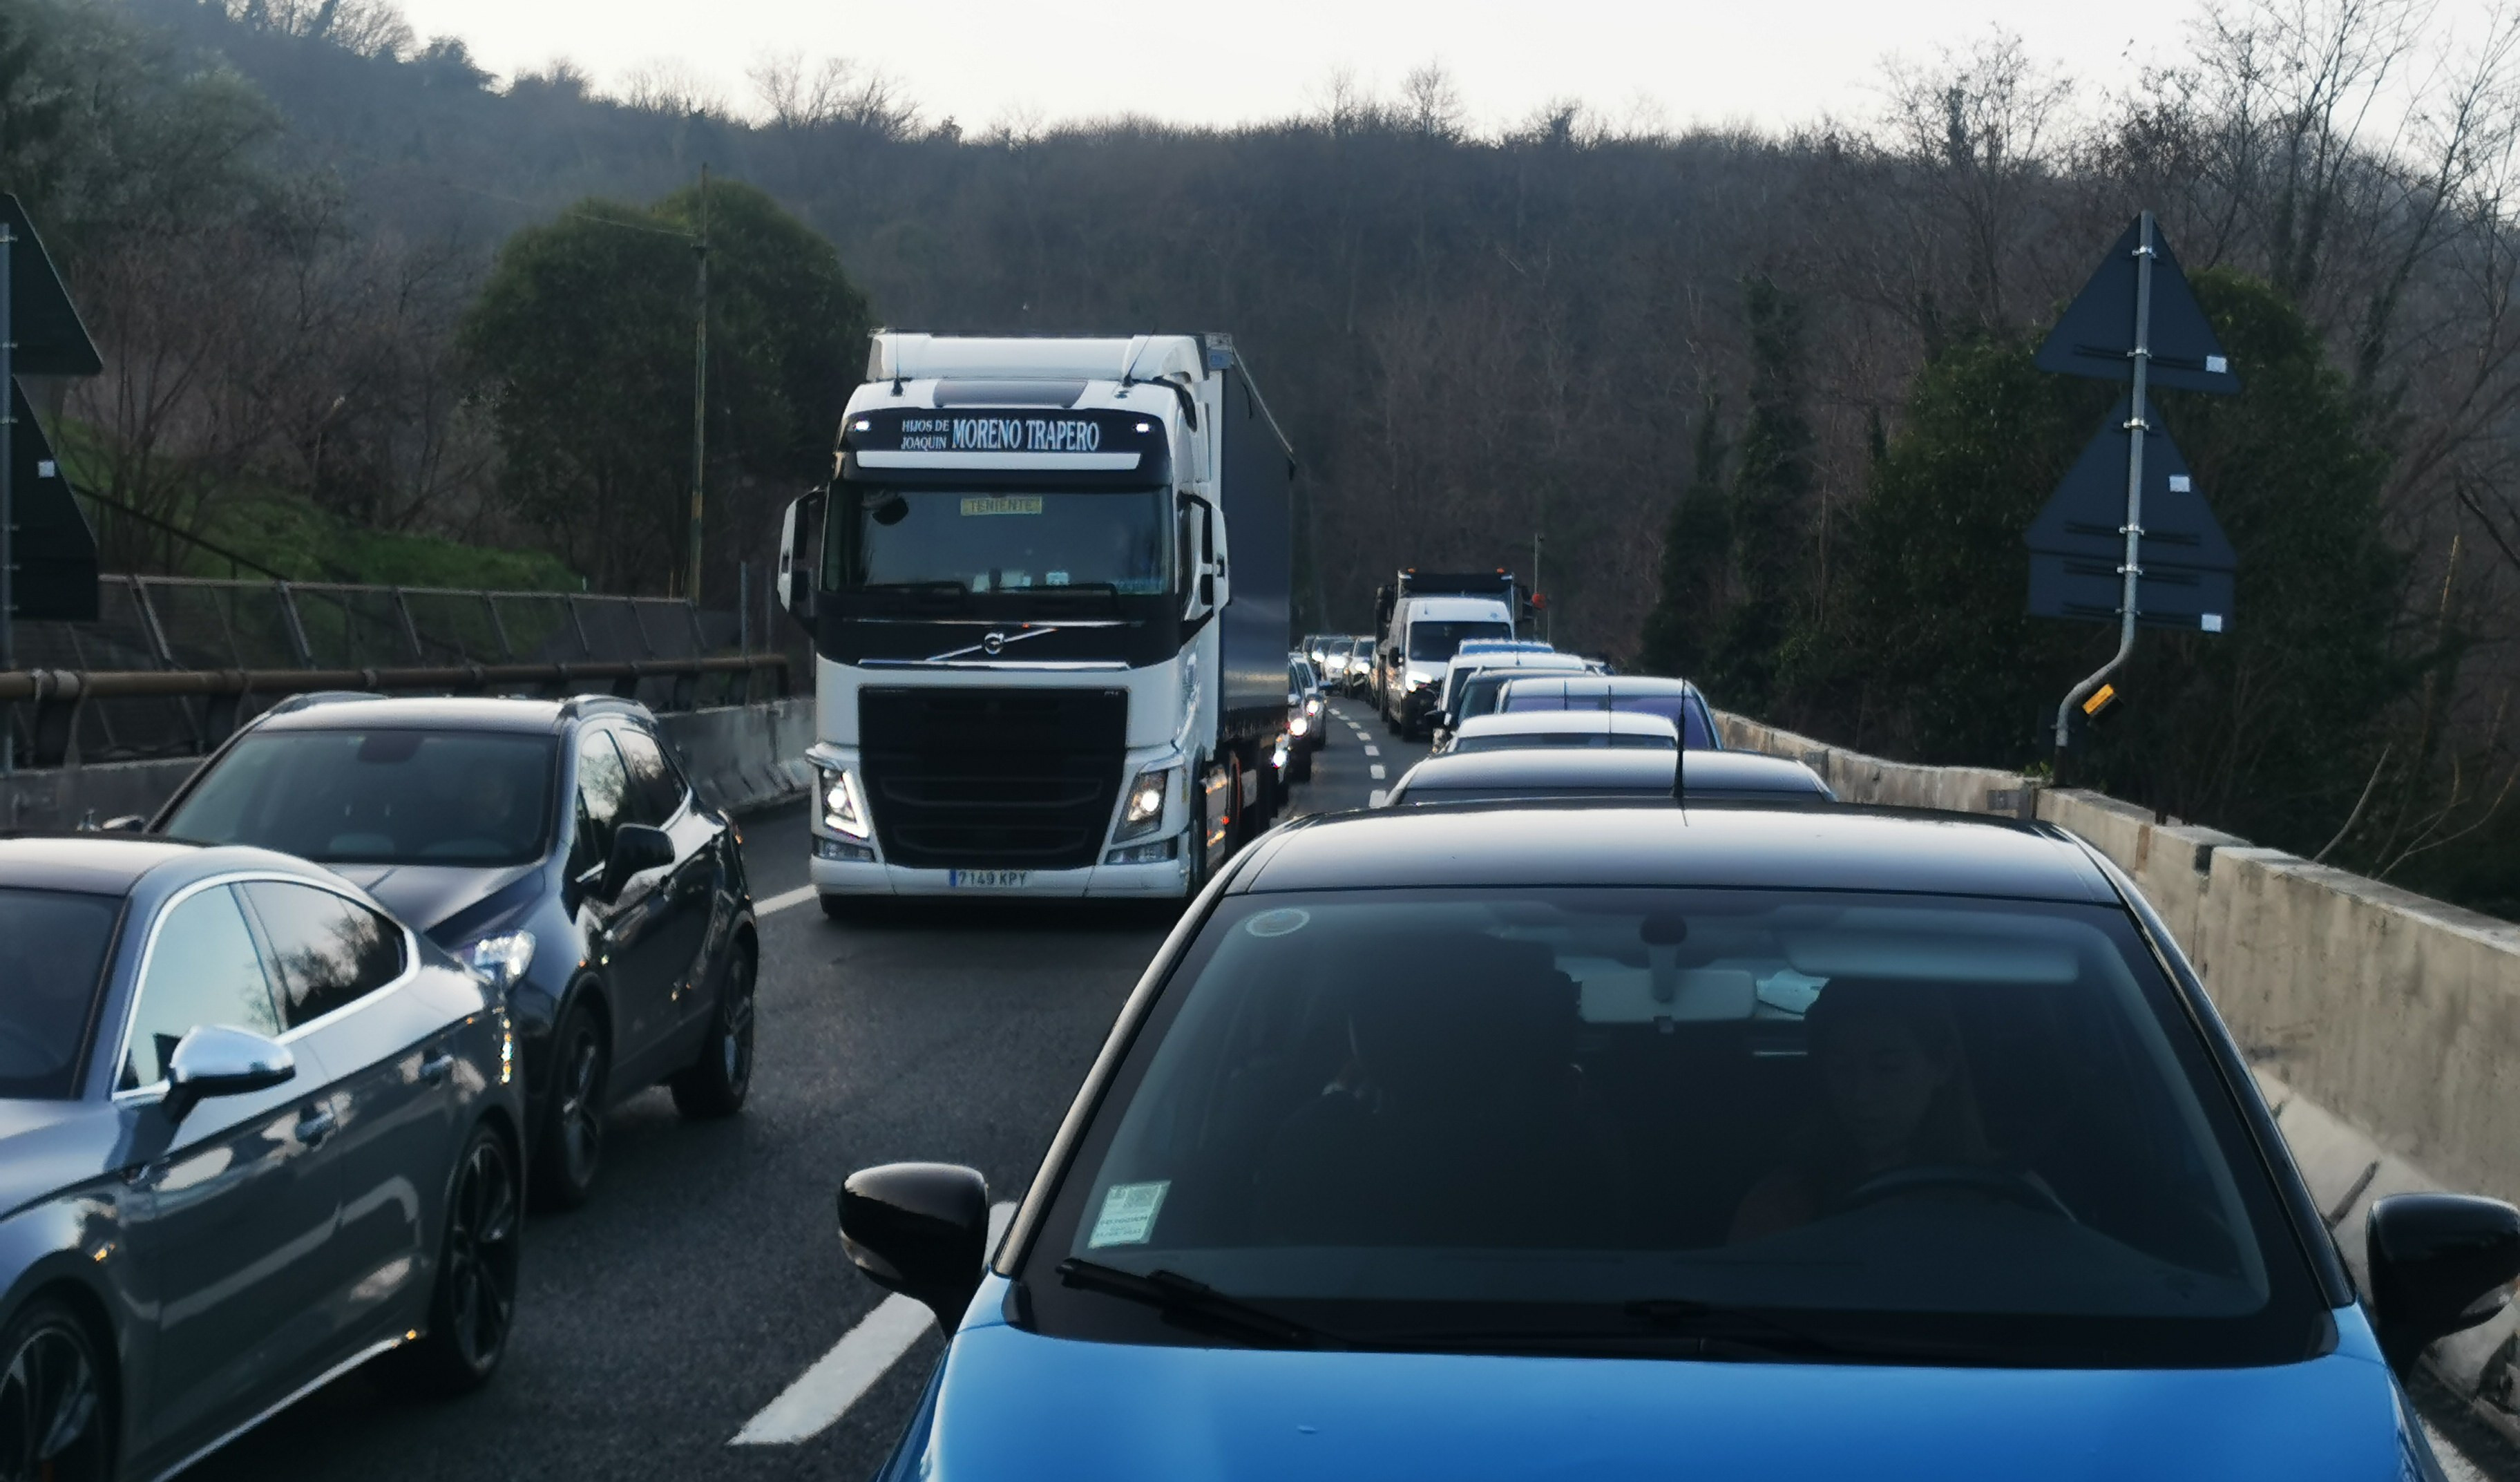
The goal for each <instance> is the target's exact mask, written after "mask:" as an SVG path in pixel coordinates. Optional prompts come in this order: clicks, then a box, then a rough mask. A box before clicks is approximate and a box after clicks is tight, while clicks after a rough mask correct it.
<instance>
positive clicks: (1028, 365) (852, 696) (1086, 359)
mask: <svg viewBox="0 0 2520 1482" xmlns="http://www.w3.org/2000/svg"><path fill="white" fill-rule="evenodd" d="M1293 473H1294V462H1293V456H1292V454H1291V453H1290V452H1289V450H1288V448H1287V446H1286V442H1285V439H1284V437H1283V435H1282V434H1281V433H1280V431H1279V429H1278V427H1277V425H1276V423H1275V421H1274V420H1273V419H1272V418H1271V417H1270V415H1269V411H1268V408H1267V406H1266V405H1265V404H1263V402H1262V401H1261V399H1260V393H1259V391H1258V389H1257V388H1256V387H1255V386H1254V385H1253V384H1252V382H1251V378H1250V375H1249V372H1248V371H1247V370H1246V369H1245V368H1244V366H1243V364H1242V360H1241V358H1240V356H1238V354H1237V353H1236V352H1235V348H1234V342H1233V340H1232V339H1231V338H1230V337H1227V336H1224V335H1140V336H1136V337H1110V338H1015V337H1005V338H984V337H949V336H941V335H914V334H899V333H893V332H877V334H876V336H875V337H874V343H873V346H872V348H871V350H870V353H869V355H868V358H867V379H866V382H865V384H863V385H861V386H859V387H858V388H857V390H856V391H855V392H854V393H852V394H851V396H850V397H849V401H848V408H847V410H846V412H845V413H844V414H843V415H842V417H841V421H840V430H839V439H838V449H837V454H836V457H835V459H834V476H833V477H832V482H831V485H830V486H829V488H828V489H826V490H824V491H821V492H819V493H816V494H813V495H809V496H808V497H807V498H805V499H802V500H799V501H797V503H796V504H795V505H793V506H790V507H789V510H788V513H787V525H786V529H785V531H784V533H783V536H782V542H781V555H780V565H779V591H780V599H781V601H782V602H783V603H784V604H785V605H786V606H787V609H788V610H789V611H790V612H792V613H794V614H795V615H796V616H797V618H798V619H799V620H800V621H802V622H803V623H804V624H805V626H806V627H807V629H808V630H809V631H810V632H811V633H812V634H813V637H814V648H815V651H816V654H817V658H816V662H815V673H814V684H815V711H816V729H817V740H816V741H815V744H814V747H813V750H812V752H811V759H812V761H813V764H814V768H815V773H816V782H817V785H816V787H815V795H814V805H813V807H812V810H811V817H812V831H813V838H814V843H813V849H814V854H813V860H812V876H813V882H814V887H815V889H816V890H817V891H818V892H819V893H820V894H821V896H822V899H823V905H824V908H825V910H826V911H830V912H832V913H833V914H838V913H839V912H840V911H842V910H843V909H845V907H846V906H847V904H848V903H849V901H850V899H851V898H852V897H875V896H902V895H956V894H963V893H967V892H997V893H1002V894H1003V893H1012V894H1028V895H1036V896H1122V897H1128V896H1135V897H1186V896H1188V895H1190V894H1192V893H1194V892H1195V891H1196V890H1197V889H1198V888H1199V886H1200V884H1201V883H1202V882H1203V881H1204V880H1205V879H1206V877H1207V876H1208V875H1209V873H1210V872H1212V871H1213V870H1214V869H1215V868H1216V866H1217V865H1219V864H1221V863H1222V862H1223V861H1224V860H1225V859H1226V858H1227V857H1228V856H1229V855H1231V854H1232V852H1233V851H1234V850H1235V849H1236V848H1237V847H1238V846H1239V845H1240V844H1241V843H1242V842H1243V841H1244V840H1246V839H1248V838H1250V837H1251V836H1253V835H1254V834H1255V833H1256V832H1257V831H1259V830H1260V829H1262V828H1265V827H1266V825H1267V822H1268V815H1269V813H1270V812H1271V810H1272V809H1273V807H1274V806H1275V803H1276V799H1277V786H1276V783H1275V768H1274V767H1273V762H1274V761H1276V760H1277V756H1273V753H1278V754H1279V755H1282V754H1283V744H1284V731H1285V724H1286V721H1285V716H1286V651H1287V649H1288V646H1289V644H1290V641H1291V634H1290V614H1289V612H1288V607H1287V600H1288V591H1289V575H1290V572H1289V564H1290V559H1291V550H1292V534H1291V524H1290V520H1289V514H1288V510H1289V503H1290V490H1291V484H1292V479H1293Z"/></svg>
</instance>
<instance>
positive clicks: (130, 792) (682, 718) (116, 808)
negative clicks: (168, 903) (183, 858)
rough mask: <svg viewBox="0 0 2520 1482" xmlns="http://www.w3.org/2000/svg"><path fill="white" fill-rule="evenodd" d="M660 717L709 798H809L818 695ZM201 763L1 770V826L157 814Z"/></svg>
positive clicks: (727, 803) (725, 802)
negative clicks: (810, 749)
mask: <svg viewBox="0 0 2520 1482" xmlns="http://www.w3.org/2000/svg"><path fill="white" fill-rule="evenodd" d="M656 725H657V728H658V729H659V730H661V731H662V732H663V733H664V737H665V740H666V741H669V742H671V743H672V745H673V747H674V750H675V753H676V754H677V755H678V756H680V757H681V759H682V763H683V770H684V771H686V772H688V773H689V774H691V779H692V786H693V787H694V789H695V790H697V792H698V793H699V795H700V799H701V801H703V802H705V803H707V804H708V805H709V806H711V807H714V808H724V809H726V810H727V811H729V812H732V813H742V812H744V811H746V810H749V809H753V808H764V807H769V806H771V805H773V804H776V803H780V802H785V801H787V799H788V798H791V797H798V796H802V795H803V793H804V792H805V789H806V788H807V787H809V786H812V783H813V777H812V769H811V768H809V767H808V766H807V765H806V763H805V748H806V747H807V746H810V745H812V744H813V742H814V699H813V696H794V697H791V698H787V699H781V700H772V701H770V702H769V703H767V704H759V705H727V706H724V707H721V708H717V709H709V710H677V711H672V712H669V713H667V714H664V715H660V716H658V717H656ZM200 765H201V762H200V759H199V758H196V757H189V756H188V757H178V758H175V759H173V760H168V761H155V762H114V763H111V764H108V765H105V766H96V767H59V768H54V769H51V770H48V771H42V772H19V773H13V774H11V775H9V776H7V777H0V832H5V831H15V830H22V831H28V832H44V831H56V830H65V829H75V828H77V827H78V826H79V824H80V822H81V821H82V820H91V819H92V820H93V821H94V822H98V823H103V822H104V821H105V820H107V819H110V818H115V817H118V816H120V815H122V814H126V813H138V814H143V815H146V814H151V813H155V812H157V811H158V805H159V804H161V803H163V802H165V801H166V799H167V798H169V797H171V796H173V795H174V792H175V789H176V787H178V786H181V785H182V783H183V781H184V779H186V778H188V777H190V776H192V775H193V769H194V768H195V767H198V766H200Z"/></svg>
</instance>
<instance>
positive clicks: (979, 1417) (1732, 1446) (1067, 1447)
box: [918, 1325, 2425, 1482]
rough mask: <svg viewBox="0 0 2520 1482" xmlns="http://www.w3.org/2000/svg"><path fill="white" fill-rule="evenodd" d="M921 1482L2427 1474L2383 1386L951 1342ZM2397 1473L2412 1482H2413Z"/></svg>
mask: <svg viewBox="0 0 2520 1482" xmlns="http://www.w3.org/2000/svg"><path fill="white" fill-rule="evenodd" d="M947 1365H948V1367H947V1369H946V1370H945V1374H944V1382H943V1385H942V1387H941V1388H940V1390H939V1391H938V1393H937V1401H936V1406H937V1408H936V1411H935V1415H934V1420H933V1428H932V1429H931V1430H930V1431H929V1436H928V1439H929V1451H928V1454H927V1456H926V1458H925V1461H924V1464H923V1465H921V1466H920V1467H919V1469H918V1475H919V1476H921V1477H922V1478H923V1479H925V1482H998V1479H1012V1478H1033V1477H1093V1478H1097V1479H1098V1482H1173V1479H1177V1478H1183V1477H1199V1478H1230V1479H1240V1478H1252V1479H1258V1478H1273V1479H1274V1478H1295V1477H1301V1478H1307V1479H1312V1478H1355V1479H1359V1482H1364V1479H1373V1482H1387V1479H1389V1478H1392V1477H1403V1476H1418V1477H1443V1478H1447V1479H1462V1478H1517V1479H1520V1478H1558V1477H1563V1478H1570V1479H1571V1478H1586V1479H1592V1478H1600V1477H1634V1476H1672V1477H1688V1478H1691V1479H1703V1482H1717V1479H1726V1482H1729V1479H1734V1478H1739V1479H1745V1482H1746V1479H1751V1478H1758V1479H1763V1482H1769V1479H1774V1482H1791V1479H1800V1478H1813V1479H1821V1478H1827V1479H1839V1478H1848V1477H1863V1478H1866V1479H1890V1478H1902V1479H1904V1478H1914V1479H1919V1482H1922V1479H1932V1482H1958V1479H1970V1478H1987V1479H1998V1478H2002V1479H2007V1482H2009V1479H2017V1478H2025V1477H2037V1478H2041V1479H2044V1482H2065V1479H2093V1482H2097V1479H2101V1478H2108V1479H2123V1478H2132V1477H2141V1478H2145V1479H2147V1482H2167V1479H2181V1478H2195V1479H2199V1482H2202V1479H2206V1478H2213V1479H2217V1482H2228V1479H2231V1478H2244V1477H2265V1478H2284V1479H2288V1482H2289V1479H2331V1478H2332V1479H2336V1482H2346V1479H2349V1478H2350V1479H2355V1482H2394V1479H2397V1478H2399V1477H2401V1476H2412V1477H2419V1476H2422V1475H2425V1472H2424V1470H2423V1469H2422V1468H2420V1467H2419V1466H2415V1465H2413V1464H2411V1456H2410V1455H2409V1453H2408V1447H2409V1446H2416V1445H2420V1444H2421V1443H2420V1442H2419V1441H2409V1440H2408V1438H2407V1437H2406V1436H2405V1435H2404V1434H2403V1433H2402V1418H2401V1412H2400V1409H2399V1406H2398V1401H2397V1391H2396V1387H2395V1385H2394V1384H2393V1382H2392V1381H2391V1379H2390V1377H2389V1373H2388V1370H2386V1369H2384V1368H2383V1367H2381V1366H2380V1365H2379V1364H2378V1363H2376V1362H2374V1361H2373V1360H2372V1359H2370V1358H2367V1357H2363V1356H2361V1355H2358V1354H2355V1353H2352V1352H2340V1353H2335V1354H2330V1355H2329V1356H2327V1357H2325V1358H2321V1359H2317V1360H2312V1361H2309V1362H2307V1363H2301V1364H2292V1365H2284V1366H2280V1367H2276V1368H2272V1369H2249V1370H2072V1371H2065V1370H1990V1369H1897V1368H1887V1367H1870V1366H1865V1367H1830V1366H1815V1365H1800V1364H1721V1363H1704V1362H1693V1361H1680V1360H1633V1359H1573V1358H1501V1357H1481V1356H1464V1355H1451V1354H1354V1353H1289V1352H1277V1351H1254V1350H1248V1349H1207V1348H1164V1347H1141V1346H1131V1345H1125V1344H1113V1343H1092V1342H1081V1341H1076V1340H1072V1339H1063V1338H1051V1337H1044V1336H1041V1335H1039V1334H1036V1333H1029V1332H1024V1331H1021V1330H1019V1329H1016V1328H1012V1327H1008V1326H1005V1325H987V1326H977V1327H970V1328H967V1329H966V1330H965V1331H963V1332H962V1333H961V1334H960V1335H958V1336H957V1338H956V1339H955V1342H954V1346H953V1349H952V1351H951V1353H950V1355H949V1357H948V1360H947ZM2402 1468H2403V1470H2402Z"/></svg>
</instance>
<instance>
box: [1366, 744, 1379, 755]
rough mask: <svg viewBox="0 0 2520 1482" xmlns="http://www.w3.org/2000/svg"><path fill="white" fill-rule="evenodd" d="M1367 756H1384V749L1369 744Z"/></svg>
mask: <svg viewBox="0 0 2520 1482" xmlns="http://www.w3.org/2000/svg"><path fill="white" fill-rule="evenodd" d="M1365 754H1366V755H1368V756H1380V755H1381V754H1382V748H1381V747H1380V746H1377V745H1373V743H1371V742H1368V743H1367V745H1366V748H1365Z"/></svg>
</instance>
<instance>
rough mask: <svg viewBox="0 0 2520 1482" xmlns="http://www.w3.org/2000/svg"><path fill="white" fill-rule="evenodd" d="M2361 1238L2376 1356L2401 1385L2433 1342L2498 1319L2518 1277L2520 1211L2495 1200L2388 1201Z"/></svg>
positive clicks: (2443, 1196)
mask: <svg viewBox="0 0 2520 1482" xmlns="http://www.w3.org/2000/svg"><path fill="white" fill-rule="evenodd" d="M2363 1246H2364V1250H2365V1253H2366V1254H2367V1256H2368V1257H2369V1260H2370V1263H2371V1308H2372V1319H2373V1325H2374V1326H2376V1327H2377V1328H2378V1329H2379V1337H2380V1353H2381V1355H2382V1357H2384V1358H2386V1359H2387V1360H2388V1361H2389V1367H2390V1368H2391V1369H2393V1370H2397V1373H2398V1376H2399V1377H2400V1378H2405V1377H2406V1375H2407V1372H2408V1370H2410V1369H2411V1368H2412V1367H2413V1366H2414V1362H2415V1359H2416V1357H2417V1356H2418V1355H2420V1354H2421V1353H2422V1352H2423V1351H2424V1349H2425V1347H2426V1346H2427V1345H2429V1344H2431V1343H2432V1342H2433V1341H2434V1340H2435V1339H2437V1338H2445V1337H2448V1336H2449V1335H2451V1334H2452V1333H2454V1332H2460V1331H2463V1330H2465V1329H2467V1328H2470V1327H2474V1326H2475V1325H2478V1324H2479V1323H2483V1322H2485V1321H2487V1320H2488V1319H2490V1318H2492V1317H2493V1316H2494V1315H2495V1314H2496V1313H2498V1312H2500V1311H2501V1310H2502V1309H2503V1306H2504V1305H2505V1304H2506V1303H2508V1302H2509V1301H2510V1298H2511V1294H2510V1291H2509V1287H2510V1284H2511V1282H2512V1280H2513V1279H2514V1278H2520V1209H2514V1208H2512V1207H2511V1206H2510V1205H2508V1204H2505V1203H2503V1202H2502V1201H2501V1200H2499V1199H2481V1198H2476V1197H2474V1196H2472V1195H2467V1194H2453V1193H2401V1194H2393V1195H2391V1196H2389V1197H2388V1198H2385V1199H2380V1200H2378V1201H2376V1202H2375V1203H2373V1204H2372V1206H2371V1213H2370V1214H2369V1215H2368V1216H2367V1217H2366V1218H2365V1219H2364V1221H2363Z"/></svg>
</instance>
